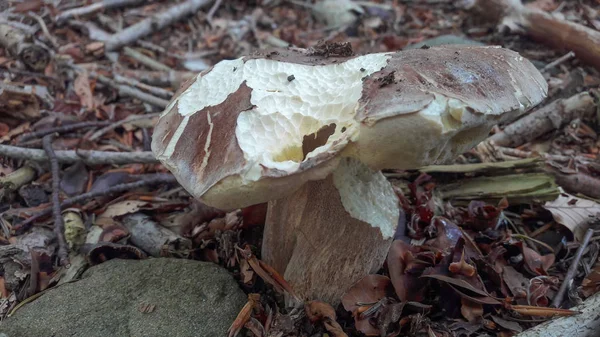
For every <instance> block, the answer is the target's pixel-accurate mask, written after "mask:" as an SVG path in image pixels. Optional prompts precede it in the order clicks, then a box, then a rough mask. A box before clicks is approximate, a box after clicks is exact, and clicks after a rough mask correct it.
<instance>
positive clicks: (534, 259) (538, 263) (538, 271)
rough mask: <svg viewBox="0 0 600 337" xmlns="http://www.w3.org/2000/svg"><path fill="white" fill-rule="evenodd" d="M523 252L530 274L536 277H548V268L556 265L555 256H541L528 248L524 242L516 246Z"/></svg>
mask: <svg viewBox="0 0 600 337" xmlns="http://www.w3.org/2000/svg"><path fill="white" fill-rule="evenodd" d="M515 245H516V246H517V247H519V248H520V249H521V252H523V260H524V262H525V266H526V267H527V268H526V269H528V271H529V272H531V273H533V274H535V275H548V268H550V267H551V266H552V265H553V264H554V260H555V256H554V254H546V255H543V256H542V255H540V254H538V253H537V252H536V251H535V250H533V249H531V248H529V247H526V246H525V245H524V244H523V242H518V243H517V244H515Z"/></svg>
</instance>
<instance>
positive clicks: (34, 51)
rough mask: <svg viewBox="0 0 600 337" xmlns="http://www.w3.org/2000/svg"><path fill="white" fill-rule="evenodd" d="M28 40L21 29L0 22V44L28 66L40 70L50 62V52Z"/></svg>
mask: <svg viewBox="0 0 600 337" xmlns="http://www.w3.org/2000/svg"><path fill="white" fill-rule="evenodd" d="M29 40H30V39H29V37H28V36H27V35H26V34H25V33H24V32H22V31H21V30H19V29H17V28H15V27H12V26H10V25H8V24H0V45H2V47H4V48H6V50H8V52H9V53H10V54H11V55H12V56H14V57H17V58H18V59H19V60H21V62H23V63H24V64H25V65H26V66H27V67H28V68H30V69H32V70H35V71H42V70H44V68H46V65H48V62H50V53H49V52H48V50H46V49H44V48H43V47H41V46H38V45H35V44H33V43H31V42H30V41H29Z"/></svg>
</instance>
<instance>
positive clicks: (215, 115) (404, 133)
mask: <svg viewBox="0 0 600 337" xmlns="http://www.w3.org/2000/svg"><path fill="white" fill-rule="evenodd" d="M546 93H547V85H546V82H545V80H544V78H543V77H542V76H541V74H540V73H539V72H538V71H537V70H536V68H535V67H534V66H533V65H532V64H531V63H530V62H529V61H528V60H526V59H524V58H523V57H521V56H520V55H519V54H517V53H516V52H513V51H510V50H507V49H502V48H499V47H463V46H445V47H441V48H429V49H417V50H408V51H401V52H393V53H377V54H368V55H362V56H356V55H352V53H351V51H350V52H348V48H346V46H333V47H330V48H329V47H326V48H320V49H308V50H304V49H286V50H276V51H270V52H261V53H257V54H255V55H252V56H248V57H242V58H238V59H235V60H226V61H221V62H219V63H217V64H216V65H215V66H213V67H212V68H210V69H208V70H206V71H204V72H202V73H201V74H199V75H198V76H197V77H196V78H195V79H193V80H191V81H190V82H188V83H187V84H185V85H184V86H183V87H182V88H181V89H180V91H179V92H178V93H177V94H176V96H175V98H174V99H173V100H172V102H171V103H170V104H169V106H168V107H167V108H166V110H165V112H164V113H163V114H162V116H161V117H160V119H159V121H158V124H157V126H156V128H155V131H154V136H153V141H152V150H153V151H154V154H155V155H156V157H157V158H158V159H159V160H160V161H161V162H162V163H163V164H164V165H165V166H166V167H167V168H168V169H169V170H170V171H172V172H173V174H174V175H175V177H176V178H177V180H178V181H179V182H180V183H181V185H182V186H183V187H184V188H185V189H186V190H187V191H188V192H189V193H191V194H192V195H193V196H194V197H196V198H198V199H199V200H201V201H203V202H204V203H206V204H208V205H210V206H213V207H216V208H219V209H223V210H233V209H237V208H242V207H246V206H249V205H254V204H259V203H263V202H269V209H268V212H267V221H266V225H265V230H264V238H263V243H262V259H263V260H264V261H265V262H267V263H268V264H270V265H271V266H273V267H274V268H275V270H277V271H278V272H280V273H281V274H282V275H283V276H284V278H285V279H286V280H287V281H288V282H289V283H290V284H291V286H292V287H293V288H294V290H295V291H296V293H297V294H299V295H301V296H302V297H304V298H305V299H312V300H322V301H327V302H329V303H332V304H334V305H335V304H337V303H339V301H340V297H341V295H342V294H343V293H344V291H345V290H347V289H348V288H349V287H350V286H351V285H352V284H353V283H355V282H356V281H358V280H360V279H361V278H362V277H363V276H365V275H367V274H369V273H374V272H376V271H377V270H378V269H379V268H381V266H382V264H383V261H384V260H385V258H386V255H387V253H388V249H389V247H390V244H391V242H392V239H393V236H394V233H395V231H396V226H397V223H398V221H399V216H400V213H401V212H400V208H399V201H398V198H397V196H396V194H395V193H394V190H393V188H392V186H391V184H390V183H389V182H388V181H387V180H386V178H385V177H384V176H383V174H382V173H381V169H384V168H386V169H416V168H419V167H421V166H423V165H428V164H435V163H444V162H447V161H449V160H451V159H452V158H454V157H455V156H457V155H459V154H461V153H463V152H465V151H467V150H469V149H470V148H472V147H473V146H475V145H476V144H477V143H478V142H479V141H481V140H483V139H484V138H485V137H486V136H487V135H488V133H489V130H490V129H491V127H492V126H493V125H495V124H497V123H500V122H503V121H506V120H509V119H513V118H515V117H517V116H519V115H520V114H522V113H524V112H525V111H527V110H528V109H530V108H531V107H533V106H535V105H536V104H538V103H539V102H540V101H541V100H542V99H543V98H544V97H545V95H546Z"/></svg>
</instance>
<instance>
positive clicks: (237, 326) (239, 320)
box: [227, 294, 260, 337]
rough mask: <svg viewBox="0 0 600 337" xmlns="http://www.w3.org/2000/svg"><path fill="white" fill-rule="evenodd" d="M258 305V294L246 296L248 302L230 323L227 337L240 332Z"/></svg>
mask: <svg viewBox="0 0 600 337" xmlns="http://www.w3.org/2000/svg"><path fill="white" fill-rule="evenodd" d="M259 305H260V295H259V294H248V302H246V304H245V305H244V306H243V307H242V310H240V312H239V313H238V315H237V317H236V318H235V320H234V321H233V323H231V326H230V327H229V329H228V330H227V336H228V337H234V336H236V335H237V334H238V332H240V330H242V328H243V327H244V325H245V324H246V323H248V321H250V317H251V316H252V311H253V310H254V309H256V308H258V306H259Z"/></svg>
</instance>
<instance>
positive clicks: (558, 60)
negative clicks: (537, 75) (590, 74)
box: [541, 51, 575, 72]
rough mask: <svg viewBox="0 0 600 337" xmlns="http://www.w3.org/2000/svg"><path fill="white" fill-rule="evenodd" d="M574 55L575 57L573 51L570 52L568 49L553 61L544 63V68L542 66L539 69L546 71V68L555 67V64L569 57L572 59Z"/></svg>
mask: <svg viewBox="0 0 600 337" xmlns="http://www.w3.org/2000/svg"><path fill="white" fill-rule="evenodd" d="M574 57H575V53H574V52H572V51H570V52H568V53H566V54H565V55H563V56H561V57H559V58H557V59H556V60H554V61H552V62H550V63H548V64H546V66H545V67H544V68H542V70H541V71H542V72H546V71H548V70H550V69H552V68H554V67H556V66H557V65H559V64H561V63H563V62H565V61H568V60H570V59H572V58H574Z"/></svg>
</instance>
